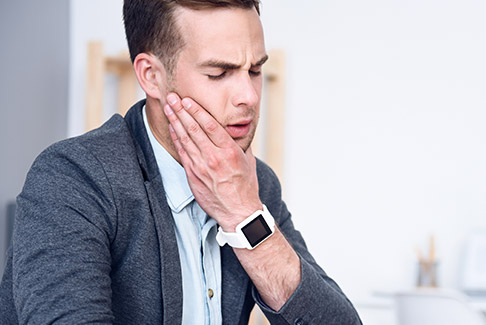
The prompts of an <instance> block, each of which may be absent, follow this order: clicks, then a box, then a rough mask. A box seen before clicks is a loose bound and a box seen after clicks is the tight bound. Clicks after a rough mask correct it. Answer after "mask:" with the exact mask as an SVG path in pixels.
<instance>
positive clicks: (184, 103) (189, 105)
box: [182, 98, 192, 109]
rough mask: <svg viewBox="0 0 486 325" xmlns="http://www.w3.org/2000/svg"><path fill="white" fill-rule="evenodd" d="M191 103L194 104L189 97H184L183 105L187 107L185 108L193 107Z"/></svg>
mask: <svg viewBox="0 0 486 325" xmlns="http://www.w3.org/2000/svg"><path fill="white" fill-rule="evenodd" d="M191 105H192V104H191V101H190V100H189V99H187V98H184V99H183V100H182V106H184V108H185V109H189V108H191Z"/></svg>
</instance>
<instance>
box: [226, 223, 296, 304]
mask: <svg viewBox="0 0 486 325" xmlns="http://www.w3.org/2000/svg"><path fill="white" fill-rule="evenodd" d="M234 251H235V254H236V256H237V257H238V259H239V260H240V263H241V265H242V266H243V268H244V269H245V271H246V273H247V274H248V276H249V277H250V279H251V280H252V282H253V284H254V285H255V287H256V288H257V290H258V292H259V294H260V296H261V297H262V299H263V301H264V302H265V303H266V304H267V305H268V306H269V307H270V308H272V309H273V310H275V311H278V310H280V308H282V306H283V305H284V304H285V303H286V302H287V300H288V299H289V298H290V296H292V294H293V293H294V291H295V289H296V288H297V286H298V285H299V283H300V281H301V272H300V271H301V266H300V259H299V256H298V255H297V253H296V252H295V251H294V249H293V248H292V246H291V245H290V244H289V242H288V241H287V239H286V238H285V236H284V235H283V234H282V232H281V231H280V229H279V228H278V227H276V228H275V233H274V234H273V235H272V236H271V237H270V238H269V239H268V240H266V241H265V242H263V243H262V244H261V245H260V246H258V247H257V248H256V249H254V250H247V249H238V248H235V249H234Z"/></svg>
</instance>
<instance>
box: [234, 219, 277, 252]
mask: <svg viewBox="0 0 486 325" xmlns="http://www.w3.org/2000/svg"><path fill="white" fill-rule="evenodd" d="M241 231H242V232H243V234H244V235H245V237H246V239H248V242H249V243H250V245H251V247H255V246H256V245H258V244H259V243H261V242H262V240H264V239H265V238H267V237H268V236H270V235H271V234H272V230H271V229H270V227H268V225H267V223H266V222H265V219H264V218H263V216H262V215H261V214H260V215H259V216H258V217H256V218H255V219H253V220H252V221H251V222H250V223H249V224H247V225H246V226H244V227H243V228H241Z"/></svg>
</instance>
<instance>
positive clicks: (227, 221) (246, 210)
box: [218, 202, 263, 232]
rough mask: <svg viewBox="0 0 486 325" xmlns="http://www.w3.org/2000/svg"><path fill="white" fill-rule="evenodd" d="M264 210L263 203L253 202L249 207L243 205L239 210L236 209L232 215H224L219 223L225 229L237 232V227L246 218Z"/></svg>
mask: <svg viewBox="0 0 486 325" xmlns="http://www.w3.org/2000/svg"><path fill="white" fill-rule="evenodd" d="M259 210H263V204H262V203H261V202H260V203H257V204H253V205H251V206H249V207H242V209H239V210H238V211H234V212H233V213H232V214H231V217H228V216H224V217H222V218H220V220H218V225H219V226H220V227H221V228H222V229H223V230H224V231H225V232H235V231H236V227H237V226H238V225H239V224H240V223H241V222H242V221H243V220H245V219H246V218H248V217H249V216H251V215H252V214H253V213H255V211H259Z"/></svg>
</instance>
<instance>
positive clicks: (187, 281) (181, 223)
mask: <svg viewBox="0 0 486 325" xmlns="http://www.w3.org/2000/svg"><path fill="white" fill-rule="evenodd" d="M143 120H144V123H145V128H146V129H147V134H148V137H149V140H150V144H151V145H152V149H153V150H154V154H155V159H156V160H157V165H158V166H159V170H160V174H161V176H162V182H163V184H164V188H165V193H166V197H167V202H168V204H169V207H170V209H171V210H172V216H173V217H174V223H175V233H176V238H177V246H178V248H179V256H180V259H181V269H182V291H183V301H182V306H183V312H182V324H184V325H189V324H190V325H194V324H206V325H219V324H221V323H222V314H221V254H220V249H219V245H218V243H217V242H216V233H217V224H216V220H214V219H212V218H210V217H208V215H207V214H206V213H205V212H204V211H203V210H202V209H201V207H200V206H199V204H198V203H197V202H196V200H195V199H194V195H193V194H192V191H191V189H190V187H189V184H188V181H187V176H186V172H185V171H184V168H183V167H182V166H181V165H180V164H179V163H178V162H177V161H176V160H175V159H174V158H173V157H172V156H171V155H170V154H169V153H168V152H167V150H165V148H164V147H163V146H162V145H161V144H160V143H159V142H158V141H157V139H155V136H154V135H153V134H152V131H151V129H150V127H149V124H148V121H147V114H146V112H145V107H144V108H143ZM210 296H212V297H210Z"/></svg>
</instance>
